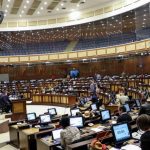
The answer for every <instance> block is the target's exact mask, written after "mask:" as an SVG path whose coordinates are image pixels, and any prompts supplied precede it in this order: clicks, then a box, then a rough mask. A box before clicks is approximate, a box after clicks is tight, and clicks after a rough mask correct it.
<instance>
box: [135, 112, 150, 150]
mask: <svg viewBox="0 0 150 150" xmlns="http://www.w3.org/2000/svg"><path fill="white" fill-rule="evenodd" d="M136 124H137V127H138V128H139V129H140V130H142V131H144V133H143V134H142V135H141V138H140V143H141V146H140V147H141V149H142V150H149V149H150V116H149V115H147V114H142V115H140V116H139V117H138V118H137V120H136Z"/></svg>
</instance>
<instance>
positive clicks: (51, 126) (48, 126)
mask: <svg viewBox="0 0 150 150" xmlns="http://www.w3.org/2000/svg"><path fill="white" fill-rule="evenodd" d="M53 128H54V126H53V125H47V126H40V127H39V131H42V130H49V129H53Z"/></svg>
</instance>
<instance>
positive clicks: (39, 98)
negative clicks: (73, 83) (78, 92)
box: [32, 94, 76, 106]
mask: <svg viewBox="0 0 150 150" xmlns="http://www.w3.org/2000/svg"><path fill="white" fill-rule="evenodd" d="M32 102H33V103H34V104H48V105H49V104H57V105H65V106H71V105H74V104H75V103H76V96H73V95H59V94H33V95H32Z"/></svg>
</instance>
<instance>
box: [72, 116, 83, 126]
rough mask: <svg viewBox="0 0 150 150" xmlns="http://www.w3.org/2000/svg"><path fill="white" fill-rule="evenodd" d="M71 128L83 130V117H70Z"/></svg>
mask: <svg viewBox="0 0 150 150" xmlns="http://www.w3.org/2000/svg"><path fill="white" fill-rule="evenodd" d="M69 119H70V120H69V122H70V126H72V127H78V128H82V127H84V123H83V117H70V118H69Z"/></svg>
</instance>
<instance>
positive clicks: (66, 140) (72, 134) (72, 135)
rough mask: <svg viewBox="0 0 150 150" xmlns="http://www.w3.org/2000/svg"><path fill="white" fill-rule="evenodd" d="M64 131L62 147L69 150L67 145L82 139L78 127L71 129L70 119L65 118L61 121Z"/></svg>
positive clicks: (62, 133) (61, 135) (61, 136)
mask: <svg viewBox="0 0 150 150" xmlns="http://www.w3.org/2000/svg"><path fill="white" fill-rule="evenodd" d="M60 124H61V126H62V128H63V130H62V131H61V133H60V138H61V145H62V147H64V149H65V150H67V145H69V144H71V143H72V142H74V141H76V140H79V139H80V138H81V134H80V131H79V129H78V128H77V127H71V126H70V124H69V117H63V118H62V119H61V121H60Z"/></svg>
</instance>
